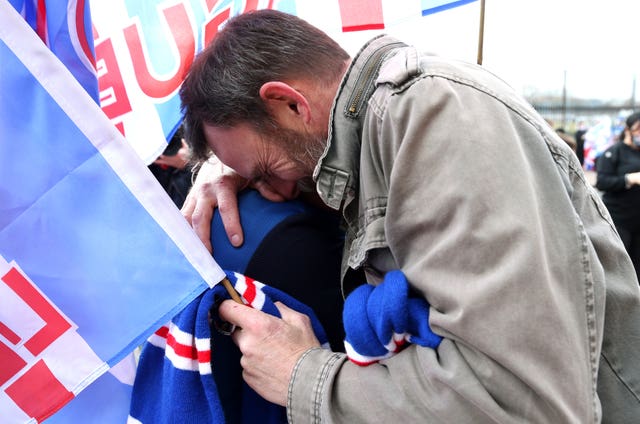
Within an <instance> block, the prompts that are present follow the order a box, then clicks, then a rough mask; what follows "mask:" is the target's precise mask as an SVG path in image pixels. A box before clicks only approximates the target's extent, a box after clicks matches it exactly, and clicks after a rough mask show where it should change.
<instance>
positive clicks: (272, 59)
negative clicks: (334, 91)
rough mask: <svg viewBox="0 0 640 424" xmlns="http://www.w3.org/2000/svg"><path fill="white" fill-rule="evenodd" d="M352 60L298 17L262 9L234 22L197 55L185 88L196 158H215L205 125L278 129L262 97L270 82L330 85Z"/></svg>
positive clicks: (183, 98)
mask: <svg viewBox="0 0 640 424" xmlns="http://www.w3.org/2000/svg"><path fill="white" fill-rule="evenodd" d="M348 59H349V55H348V54H347V52H345V51H344V49H342V48H341V47H340V46H339V45H338V44H337V43H336V42H335V41H334V40H332V39H331V38H330V37H329V36H328V35H326V34H325V33H324V32H322V31H321V30H319V29H317V28H316V27H314V26H312V25H311V24H309V23H307V22H306V21H304V20H302V19H300V18H298V17H296V16H293V15H290V14H287V13H283V12H278V11H274V10H259V11H252V12H247V13H243V14H241V15H238V16H236V17H234V18H232V19H230V20H229V21H228V22H227V23H226V24H225V26H224V28H223V29H222V30H221V31H220V32H219V33H218V34H217V35H216V36H215V38H214V39H213V41H212V42H211V44H209V46H208V47H207V48H206V49H205V50H204V51H202V53H200V54H199V55H198V56H197V57H196V59H195V60H194V62H193V64H192V66H191V69H190V70H189V72H188V74H187V77H186V78H185V81H184V82H183V84H182V87H181V88H180V98H181V101H182V111H183V113H184V123H185V131H186V133H185V136H186V139H187V140H189V142H190V144H191V148H192V155H193V158H194V160H204V159H206V158H207V157H208V156H209V154H210V152H209V148H208V146H207V144H206V141H205V139H204V134H203V128H202V124H203V123H207V124H209V125H214V126H221V127H229V126H233V125H236V124H238V123H241V122H250V123H251V124H252V125H253V126H254V127H255V128H257V129H262V128H266V126H268V125H273V122H272V120H271V118H270V116H269V113H268V112H267V110H266V108H265V105H264V104H263V102H262V101H261V99H260V94H259V93H260V87H261V86H262V85H263V84H264V83H266V82H268V81H285V82H286V81H287V80H288V79H291V78H299V77H302V76H306V77H311V78H315V79H317V80H319V82H321V83H323V82H326V83H329V82H332V81H335V80H336V79H338V78H341V76H342V72H343V70H344V64H345V62H346V61H347V60H348Z"/></svg>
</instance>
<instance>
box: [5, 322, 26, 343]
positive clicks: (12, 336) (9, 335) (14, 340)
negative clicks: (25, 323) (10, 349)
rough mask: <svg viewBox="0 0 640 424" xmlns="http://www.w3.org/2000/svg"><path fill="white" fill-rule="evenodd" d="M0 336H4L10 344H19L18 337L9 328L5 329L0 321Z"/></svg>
mask: <svg viewBox="0 0 640 424" xmlns="http://www.w3.org/2000/svg"><path fill="white" fill-rule="evenodd" d="M0 335H2V336H4V337H5V338H6V339H7V340H9V341H10V342H11V343H12V344H14V345H15V344H18V343H20V340H22V339H21V338H20V336H18V335H17V334H16V333H14V332H13V331H12V330H11V329H10V328H9V327H7V326H6V325H5V324H4V323H3V322H2V321H0Z"/></svg>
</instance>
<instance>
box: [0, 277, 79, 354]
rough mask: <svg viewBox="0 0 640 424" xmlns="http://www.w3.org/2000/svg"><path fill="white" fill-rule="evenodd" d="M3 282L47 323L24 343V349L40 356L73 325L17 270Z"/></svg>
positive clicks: (3, 279)
mask: <svg viewBox="0 0 640 424" xmlns="http://www.w3.org/2000/svg"><path fill="white" fill-rule="evenodd" d="M2 281H4V282H5V283H6V284H7V285H8V286H9V287H10V288H11V289H12V290H13V291H14V292H15V293H16V294H17V295H18V296H19V297H20V298H22V300H24V302H25V303H26V304H27V305H29V307H30V308H31V309H33V311H34V312H35V313H36V314H38V315H39V316H40V318H42V320H43V321H44V322H45V325H44V327H42V328H41V329H40V330H39V331H38V332H37V333H36V334H34V335H33V336H32V337H31V338H30V339H29V340H27V341H26V342H25V343H24V347H25V348H27V350H28V351H29V352H31V353H32V354H33V355H34V356H36V355H39V354H40V353H41V352H42V351H43V350H45V349H46V348H47V347H48V346H49V345H50V344H51V343H53V342H54V341H56V340H57V339H58V338H59V337H60V336H62V334H64V332H65V331H67V330H68V329H69V328H71V324H70V323H69V322H68V321H67V320H66V319H65V317H63V316H62V315H61V314H60V313H59V312H58V311H57V310H56V309H55V308H54V307H53V306H52V305H51V303H49V301H48V300H47V299H45V298H44V296H42V294H41V293H40V292H39V291H38V290H36V289H35V287H33V286H32V285H31V283H30V282H29V281H28V280H27V279H26V278H24V276H23V275H22V274H21V273H20V272H19V271H18V270H17V269H15V268H11V269H10V270H9V272H7V273H6V274H5V275H4V277H2Z"/></svg>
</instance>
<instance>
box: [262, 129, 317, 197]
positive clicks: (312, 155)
mask: <svg viewBox="0 0 640 424" xmlns="http://www.w3.org/2000/svg"><path fill="white" fill-rule="evenodd" d="M271 139H272V140H273V142H274V143H275V144H276V145H278V146H279V147H280V148H282V149H283V151H284V152H285V154H286V155H287V159H289V160H290V161H292V162H293V163H295V164H296V166H297V167H298V169H299V170H300V171H301V173H302V174H303V175H304V177H303V178H301V179H300V180H299V181H298V188H299V189H300V191H303V192H313V191H315V182H314V181H313V178H312V177H313V171H314V170H315V167H316V165H317V164H318V161H319V160H320V158H321V157H322V155H323V154H324V150H325V148H326V145H327V136H326V135H324V134H312V133H306V132H300V131H295V130H290V129H286V128H282V127H279V128H278V129H276V130H275V131H274V132H273V133H272V134H271Z"/></svg>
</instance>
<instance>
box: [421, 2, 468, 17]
mask: <svg viewBox="0 0 640 424" xmlns="http://www.w3.org/2000/svg"><path fill="white" fill-rule="evenodd" d="M474 1H476V0H454V1H451V0H422V16H426V15H431V14H433V13H438V12H442V11H444V10H447V9H452V8H454V7H458V6H462V5H465V4H468V3H472V2H474Z"/></svg>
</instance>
